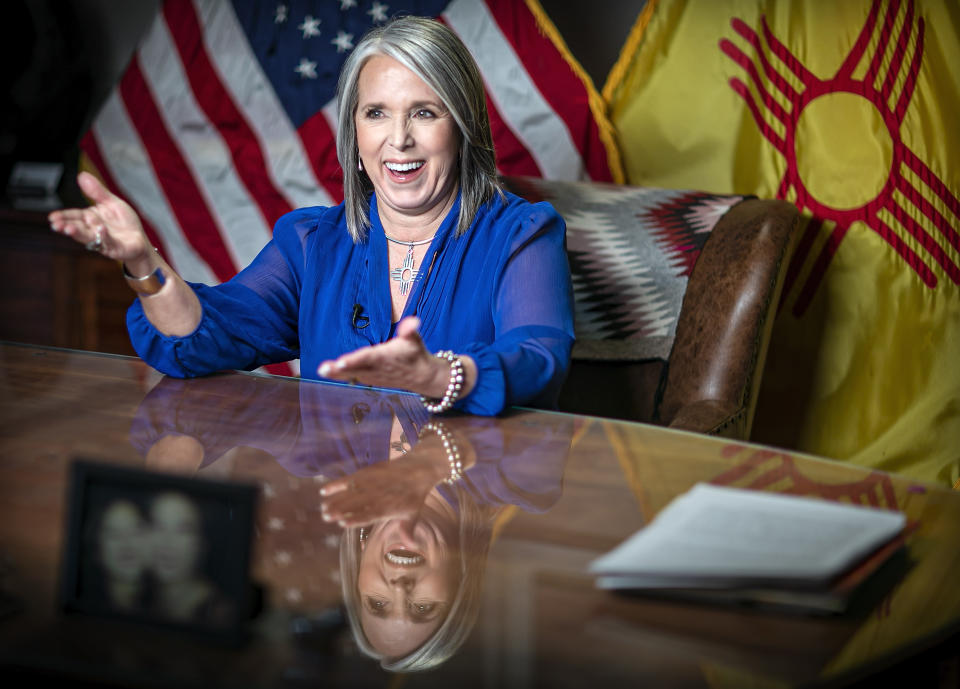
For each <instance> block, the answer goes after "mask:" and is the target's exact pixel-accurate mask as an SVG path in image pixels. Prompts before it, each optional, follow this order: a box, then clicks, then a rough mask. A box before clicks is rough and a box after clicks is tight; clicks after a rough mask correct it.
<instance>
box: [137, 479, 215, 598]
mask: <svg viewBox="0 0 960 689" xmlns="http://www.w3.org/2000/svg"><path fill="white" fill-rule="evenodd" d="M150 521H151V524H152V542H153V568H154V573H155V574H156V575H157V579H159V580H160V582H161V583H169V582H174V581H182V580H184V579H188V578H190V577H191V576H193V575H194V568H195V567H196V566H197V564H198V562H199V560H200V555H201V552H202V549H203V535H202V533H201V526H200V513H199V512H198V510H197V508H196V506H195V505H194V504H193V502H192V501H190V500H189V499H188V498H187V497H185V496H183V495H181V494H179V493H165V494H163V495H160V496H159V497H157V498H156V499H155V500H154V502H153V505H152V507H151V509H150Z"/></svg>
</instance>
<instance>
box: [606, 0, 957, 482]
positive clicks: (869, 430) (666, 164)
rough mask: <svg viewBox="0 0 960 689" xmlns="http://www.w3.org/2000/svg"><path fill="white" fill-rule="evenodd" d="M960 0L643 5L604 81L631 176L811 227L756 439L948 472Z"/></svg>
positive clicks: (789, 292)
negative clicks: (774, 204)
mask: <svg viewBox="0 0 960 689" xmlns="http://www.w3.org/2000/svg"><path fill="white" fill-rule="evenodd" d="M957 65H960V4H958V3H956V2H953V1H949V0H944V1H942V2H937V1H934V0H931V1H929V2H919V1H918V2H912V1H910V2H901V1H900V0H872V1H871V0H845V1H844V2H819V1H813V0H811V1H809V2H799V1H797V2H776V1H774V0H767V1H766V2H763V1H760V0H742V1H740V0H717V1H715V2H701V1H697V0H688V1H683V0H649V1H648V3H647V6H646V7H645V9H644V11H643V12H642V14H641V16H640V18H639V19H638V21H637V25H636V26H635V27H634V30H633V33H632V34H631V37H630V39H629V40H628V43H627V45H626V47H625V48H624V51H623V54H622V56H621V59H620V61H619V62H618V64H617V65H616V66H615V68H614V70H613V72H611V75H610V79H609V80H608V83H607V85H606V87H605V89H604V96H605V98H606V100H607V102H608V104H609V107H610V111H611V115H612V119H613V122H614V125H615V126H616V127H617V129H618V134H619V136H620V142H621V146H622V152H623V157H624V162H625V166H626V168H627V175H628V179H629V182H630V183H631V184H639V185H650V186H660V187H679V188H694V189H703V190H707V191H712V192H719V193H738V194H756V195H758V196H760V197H764V198H774V197H775V198H782V199H787V200H788V201H791V202H792V203H794V204H796V205H797V206H798V207H799V208H800V209H801V211H802V213H803V215H804V217H805V219H806V223H805V227H804V230H803V233H802V235H801V237H800V240H799V243H798V248H797V252H796V255H795V257H794V260H793V262H792V263H791V265H790V266H789V270H788V275H787V284H786V286H785V288H784V298H783V302H782V304H781V310H780V313H779V316H778V319H777V322H776V324H775V328H774V339H773V342H772V344H771V348H770V353H769V355H768V360H767V367H766V370H765V373H764V385H763V388H762V390H761V395H760V398H759V404H758V410H757V418H756V421H755V424H754V437H753V439H754V440H757V441H759V442H765V443H771V444H775V445H779V446H783V447H788V448H792V449H797V450H801V451H806V452H812V453H815V454H819V455H823V456H826V457H832V458H836V459H846V460H850V461H852V462H856V463H858V464H862V465H865V466H870V467H873V468H877V469H882V470H885V471H894V472H900V473H904V474H907V475H911V476H914V477H916V478H918V479H923V480H930V481H936V482H939V483H948V484H951V485H953V484H956V483H957V482H958V478H960V475H958V471H960V267H958V264H960V71H958V70H957Z"/></svg>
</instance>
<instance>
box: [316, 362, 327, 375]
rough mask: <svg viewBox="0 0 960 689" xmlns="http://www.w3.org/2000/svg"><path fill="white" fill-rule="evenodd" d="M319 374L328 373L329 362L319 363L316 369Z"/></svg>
mask: <svg viewBox="0 0 960 689" xmlns="http://www.w3.org/2000/svg"><path fill="white" fill-rule="evenodd" d="M317 373H319V374H320V375H321V376H329V375H330V364H320V370H319V371H317Z"/></svg>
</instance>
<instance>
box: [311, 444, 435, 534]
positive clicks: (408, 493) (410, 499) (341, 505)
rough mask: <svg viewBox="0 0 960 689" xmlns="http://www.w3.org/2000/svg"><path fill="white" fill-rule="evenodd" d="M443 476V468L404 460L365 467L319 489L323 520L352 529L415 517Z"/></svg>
mask: <svg viewBox="0 0 960 689" xmlns="http://www.w3.org/2000/svg"><path fill="white" fill-rule="evenodd" d="M444 475H445V472H444V470H443V469H442V467H441V470H440V471H439V472H438V471H437V470H436V469H435V468H433V467H430V466H429V465H426V464H420V465H418V463H417V462H411V461H406V460H402V459H401V460H396V461H393V462H381V463H379V464H373V465H371V466H367V467H364V468H362V469H360V470H359V471H358V472H356V473H355V474H353V475H352V476H348V477H346V478H341V479H337V480H335V481H331V482H330V483H328V484H327V485H325V486H324V487H323V488H321V489H320V495H321V496H322V502H321V510H322V514H323V519H324V521H333V522H337V523H339V524H340V525H341V526H347V527H349V526H361V525H363V524H369V523H371V522H375V521H380V520H384V519H395V518H415V517H417V516H418V515H419V514H420V510H421V509H423V504H424V501H425V500H426V499H427V495H428V494H429V493H430V491H431V490H433V488H434V486H436V485H437V484H438V483H440V481H441V480H442V478H443V476H444Z"/></svg>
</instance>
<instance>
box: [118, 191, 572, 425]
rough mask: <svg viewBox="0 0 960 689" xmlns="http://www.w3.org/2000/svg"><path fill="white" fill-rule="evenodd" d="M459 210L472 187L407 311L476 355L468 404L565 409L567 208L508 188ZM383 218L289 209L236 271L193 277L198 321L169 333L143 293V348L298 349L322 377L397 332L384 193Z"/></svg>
mask: <svg viewBox="0 0 960 689" xmlns="http://www.w3.org/2000/svg"><path fill="white" fill-rule="evenodd" d="M459 212H460V199H459V198H458V199H457V201H456V203H455V204H454V206H453V208H451V210H450V212H449V213H448V214H447V217H446V218H445V219H444V221H443V223H442V224H441V225H440V228H439V229H438V230H437V233H436V235H435V237H434V239H433V241H432V242H431V244H430V246H429V248H428V249H427V253H426V255H425V256H424V258H423V261H422V263H421V264H420V266H419V268H420V272H419V274H418V276H417V280H416V281H415V283H414V286H413V289H412V291H411V293H410V295H409V297H408V299H407V303H406V306H405V308H404V311H403V316H409V315H416V316H418V317H419V318H420V323H421V325H420V336H421V337H422V338H423V341H424V343H425V344H426V347H427V349H429V350H430V351H437V350H440V349H450V350H453V351H454V352H457V353H458V354H466V355H469V356H470V357H472V358H473V360H474V361H475V362H476V364H477V374H478V375H477V380H476V384H475V386H474V388H473V390H472V391H471V393H470V394H469V395H467V396H466V397H464V398H462V399H460V400H459V401H458V402H457V404H456V407H457V408H458V409H460V410H462V411H465V412H468V413H472V414H486V415H493V414H497V413H499V412H500V411H501V410H503V409H504V407H506V406H509V405H515V404H528V405H533V406H539V407H553V406H555V405H556V399H557V395H558V393H559V389H560V386H561V385H562V384H563V380H564V378H565V376H566V372H567V368H568V366H569V362H570V350H571V347H572V345H573V296H572V288H571V283H570V269H569V265H568V263H567V256H566V251H565V248H564V244H565V232H566V227H565V225H564V222H563V219H562V218H561V217H560V216H559V215H558V214H557V212H556V211H555V210H554V209H553V207H552V206H550V204H548V203H536V204H531V203H528V202H527V201H524V200H523V199H521V198H519V197H517V196H514V195H513V194H506V195H505V198H503V199H499V198H494V199H493V200H492V201H490V202H489V203H487V204H485V205H484V206H483V207H482V208H481V210H480V211H479V212H478V213H477V216H476V218H475V219H474V221H473V223H472V224H471V225H470V227H469V229H468V230H467V231H466V232H465V233H463V234H462V235H461V236H460V237H456V236H455V229H456V224H457V219H458V215H459ZM370 222H371V227H370V231H369V232H368V234H367V237H366V239H364V240H363V241H361V242H357V243H354V242H353V240H352V239H351V238H350V235H349V233H348V232H347V226H346V220H345V216H344V208H343V204H340V205H339V206H335V207H331V208H321V207H316V208H302V209H299V210H296V211H293V212H291V213H288V214H286V215H284V216H283V217H282V218H280V220H278V221H277V224H276V226H275V227H274V231H273V239H272V240H271V241H270V242H268V243H267V245H266V246H265V247H264V248H263V250H262V251H261V252H260V254H259V255H258V256H257V257H256V258H255V259H254V260H253V262H252V263H251V264H250V265H249V266H248V267H247V268H245V269H244V270H243V271H241V272H240V273H238V274H237V275H236V276H235V277H234V278H232V279H231V280H229V281H228V282H225V283H223V284H221V285H217V286H214V287H210V286H207V285H203V284H196V283H190V284H191V286H192V287H193V289H194V290H195V292H196V294H197V297H198V298H199V300H200V304H201V305H202V307H203V315H202V317H201V320H200V324H199V325H198V326H197V329H196V330H195V331H194V332H193V333H191V334H189V335H186V336H183V337H178V336H170V335H165V334H163V333H161V332H159V331H158V330H157V329H156V328H154V327H153V325H152V324H151V323H150V321H149V320H148V319H147V318H146V316H145V315H144V313H143V307H142V305H141V304H140V300H139V299H138V300H136V301H135V302H134V303H133V305H132V306H131V307H130V310H129V311H128V312H127V328H128V330H129V332H130V339H131V341H132V343H133V346H134V348H135V349H136V351H137V353H138V354H139V355H140V356H141V357H142V358H143V359H144V360H145V361H146V362H147V363H149V364H150V365H151V366H153V367H154V368H156V369H157V370H159V371H161V372H163V373H166V374H168V375H171V376H176V377H180V378H184V377H194V376H201V375H206V374H209V373H212V372H215V371H220V370H224V369H246V370H249V369H253V368H257V367H258V366H262V365H264V364H267V363H271V362H277V361H287V360H290V359H296V358H298V357H299V359H300V370H301V375H302V377H304V378H318V377H319V376H318V375H317V368H318V367H319V365H320V362H322V361H325V360H327V359H335V358H337V357H338V356H341V355H342V354H346V353H347V352H351V351H353V350H355V349H358V348H360V347H364V346H368V345H372V344H378V343H381V342H385V341H386V340H388V339H389V338H390V337H392V335H393V332H394V329H395V325H396V324H395V323H393V322H392V318H391V316H392V304H391V298H390V283H389V279H390V276H389V274H388V265H387V263H388V258H387V256H388V255H387V240H386V237H385V235H384V231H383V225H382V224H381V223H380V216H379V214H378V212H377V202H376V196H375V195H374V196H372V197H371V202H370ZM424 266H426V267H427V268H426V270H424V269H423V268H424Z"/></svg>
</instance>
